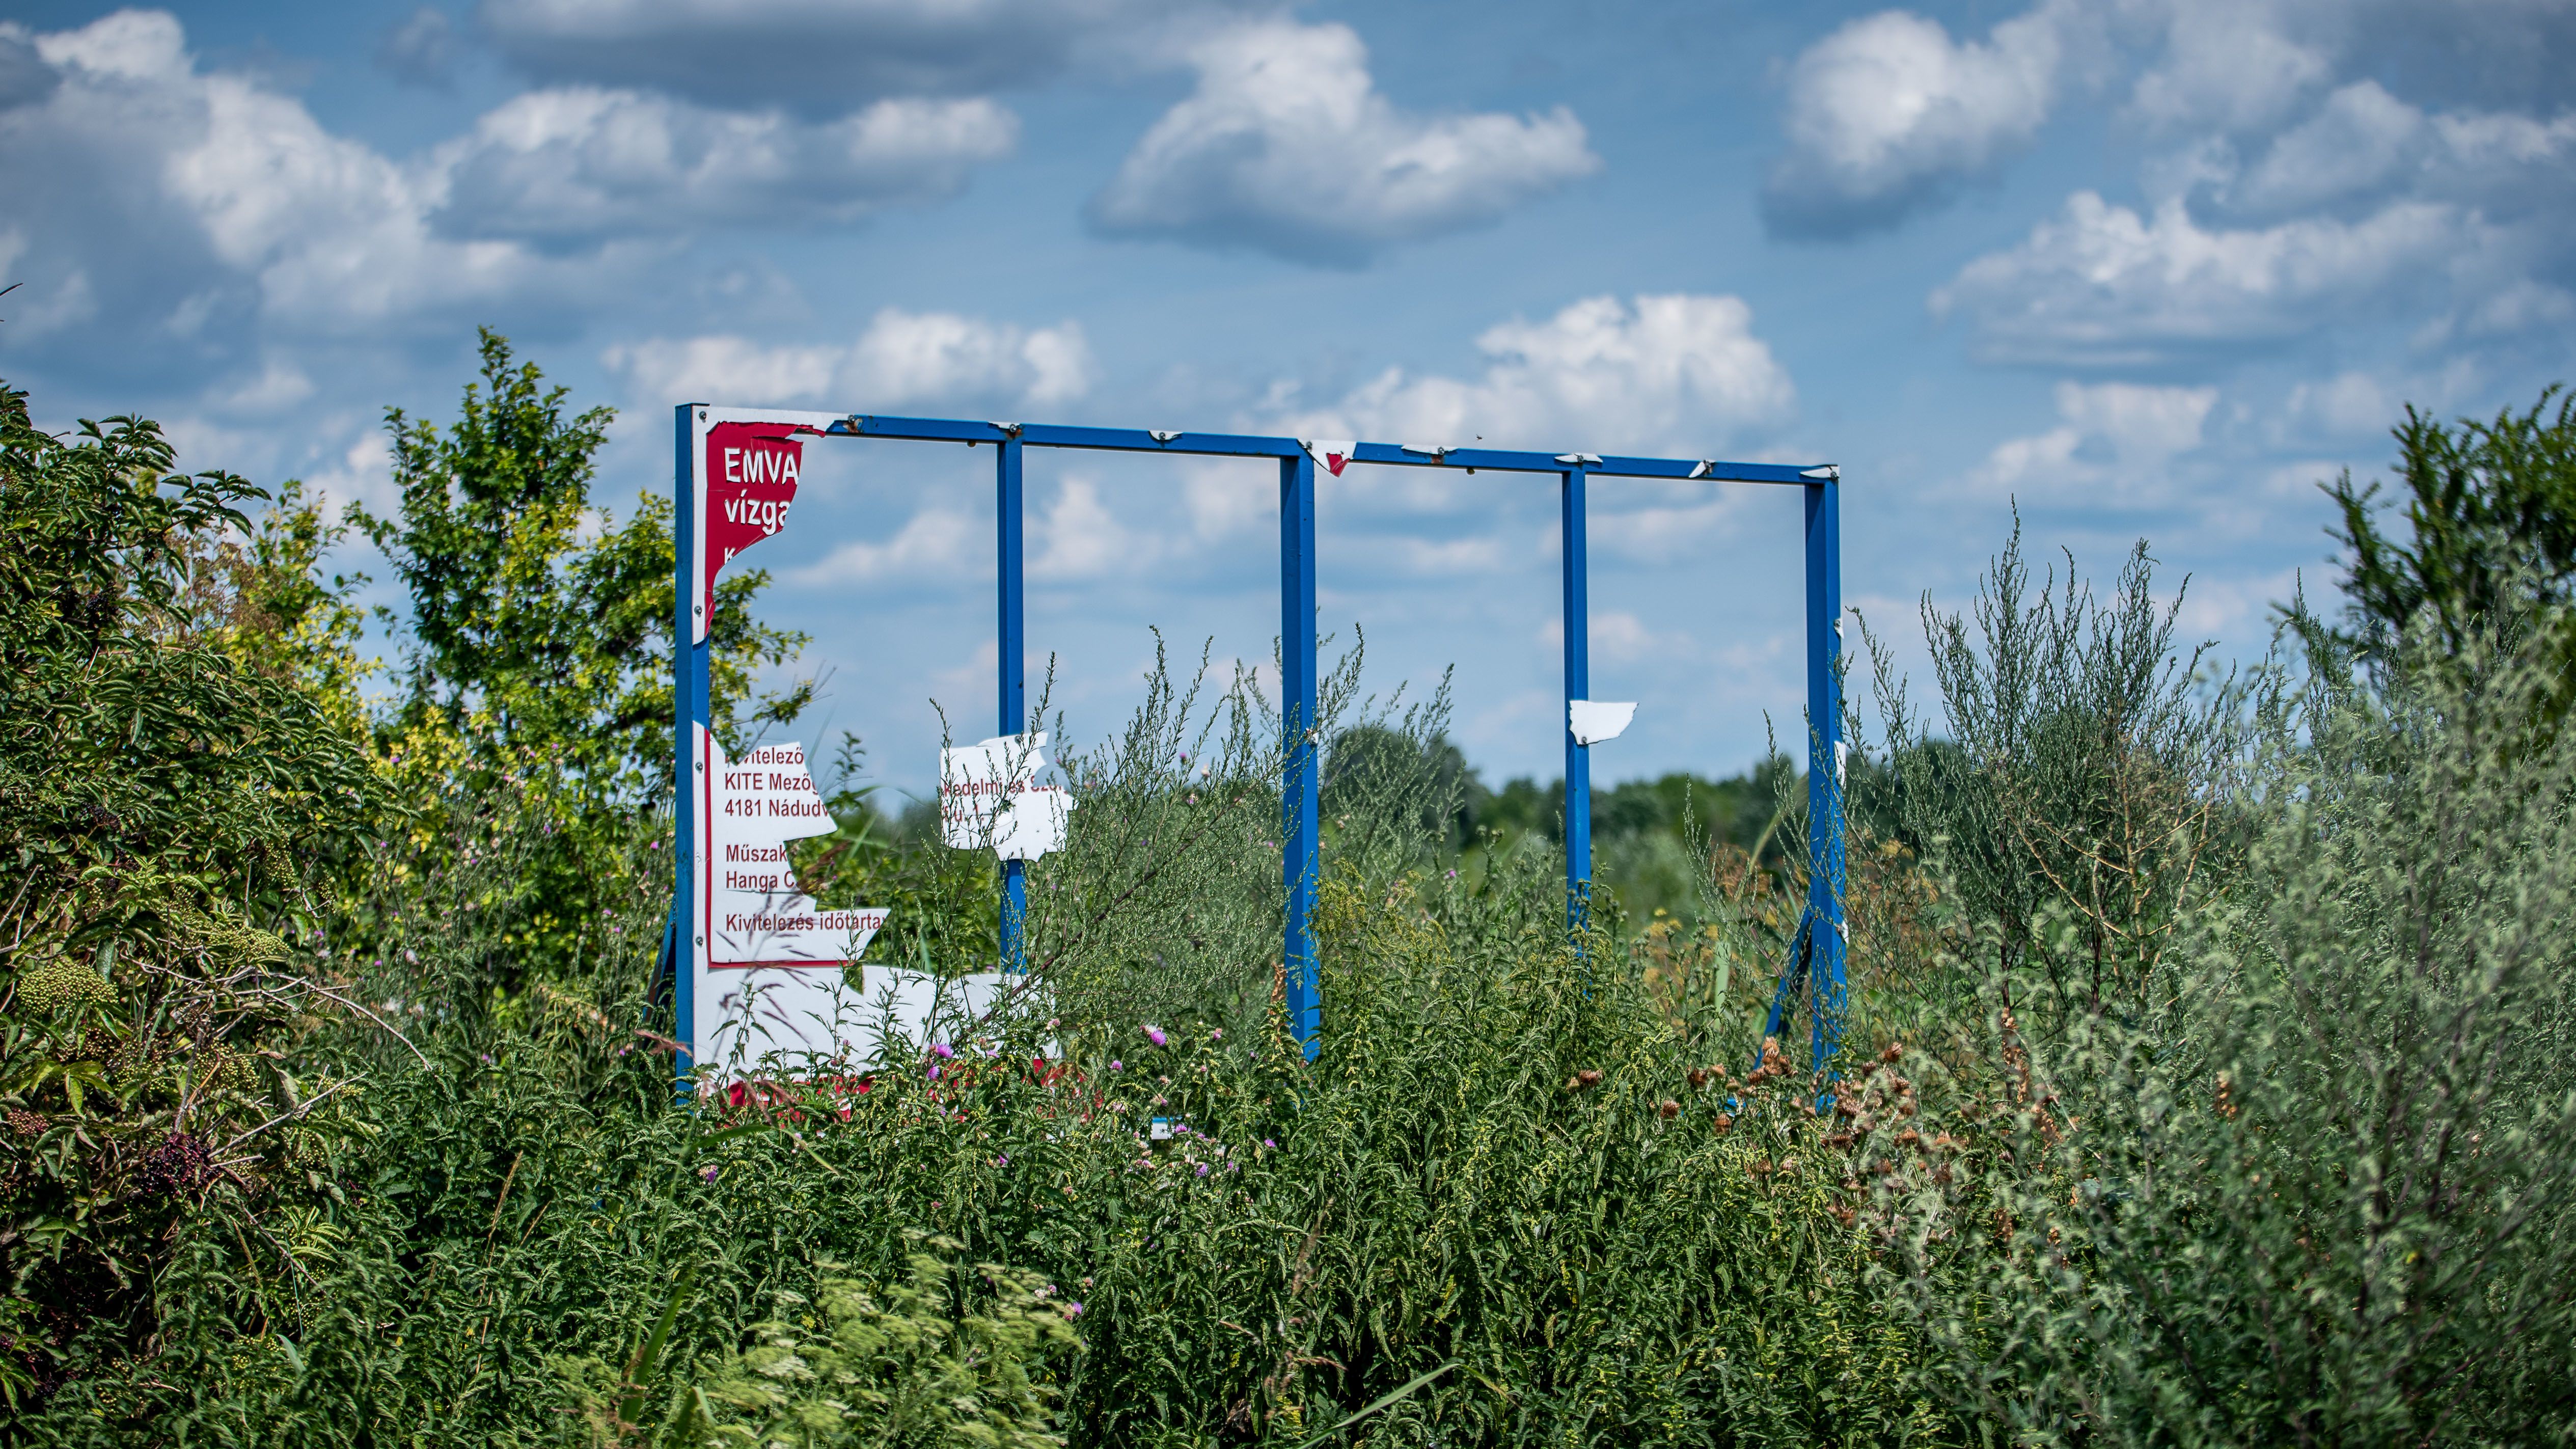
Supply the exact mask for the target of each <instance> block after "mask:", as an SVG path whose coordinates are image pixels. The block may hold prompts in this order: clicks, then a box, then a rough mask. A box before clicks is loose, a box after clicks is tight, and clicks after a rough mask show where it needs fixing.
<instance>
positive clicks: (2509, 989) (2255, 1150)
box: [1880, 646, 2576, 1445]
mask: <svg viewBox="0 0 2576 1449" xmlns="http://www.w3.org/2000/svg"><path fill="white" fill-rule="evenodd" d="M2484 647H2485V646H2481V648H2482V649H2483V648H2484ZM2546 661H2547V656H2546V655H2545V654H2544V653H2540V652H2537V651H2535V652H2534V653H2533V654H2531V655H2530V656H2528V657H2525V658H2519V659H2517V658H2511V657H2504V658H2499V657H2497V656H2495V655H2493V654H2492V653H2488V655H2487V657H2486V658H2484V659H2482V660H2478V661H2472V663H2473V664H2474V666H2475V667H2471V668H2444V669H2440V670H2431V669H2417V670H2413V671H2408V672H2405V673H2403V674H2401V675H2400V676H2399V677H2398V678H2397V682H2396V684H2395V686H2394V687H2393V688H2392V689H2391V690H2390V691H2389V692H2388V693H2387V694H2386V695H2385V696H2383V697H2372V696H2368V695H2363V694H2357V693H2353V692H2351V691H2348V690H2347V691H2339V692H2338V693H2337V695H2336V696H2335V697H2329V698H2325V699H2322V700H2321V701H2320V702H2319V704H2320V707H2319V708H2318V710H2317V712H2315V713H2314V714H2312V715H2310V716H2309V717H2307V718H2306V720H2305V721H2304V724H2305V729H2304V730H2303V731H2300V732H2298V733H2296V734H2291V733H2282V734H2278V735H2276V736H2275V737H2274V739H2273V740H2272V742H2271V745H2270V747H2269V749H2268V751H2267V755H2266V758H2265V759H2264V761H2263V766H2264V773H2265V774H2266V775H2267V776H2268V777H2269V779H2270V780H2271V788H2270V789H2268V790H2267V791H2266V792H2264V794H2263V796H2262V798H2261V799H2260V801H2259V802H2253V803H2252V804H2251V805H2249V810H2250V811H2251V815H2252V818H2251V822H2250V823H2251V825H2252V838H2251V842H2250V847H2249V849H2248V851H2247V854H2246V860H2245V865H2244V877H2243V879H2242V881H2241V882H2240V883H2239V884H2238V885H2237V887H2236V888H2235V889H2234V890H2232V891H2231V892H2229V893H2228V896H2227V898H2226V899H2225V900H2223V901H2214V902H2206V903H2203V904H2200V905H2198V906H2196V907H2193V908H2191V909H2190V910H2188V912H2187V914H2186V919H2185V921H2184V923H2183V925H2182V927H2181V928H2180V930H2179V931H2178V932H2177V935H2176V942H2175V945H2174V947H2173V950H2172V951H2171V953H2170V955H2169V957H2168V958H2167V960H2166V961H2165V962H2164V963H2163V965H2162V967H2161V968H2160V970H2159V971H2158V973H2157V975H2156V976H2155V977H2154V979H2153V981H2152V982H2151V983H2150V989H2149V990H2148V991H2147V992H2145V993H2144V994H2143V995H2142V997H2141V999H2140V1000H2139V1002H2138V1004H2137V1005H2136V1006H2135V1007H2133V1008H2128V1009H2123V1010H2119V1011H2104V1012H2099V1013H2097V1012H2094V1011H2091V1010H2089V1009H2085V1008H2084V1006H2083V1004H2082V1003H2076V1002H2068V1001H2058V1002H2055V1003H2054V1004H2055V1005H2056V1006H2058V1007H2059V1008H2061V1010H2060V1012H2059V1016H2060V1018H2061V1019H2062V1020H2063V1021H2065V1022H2066V1023H2067V1026H2066V1028H2065V1030H2064V1032H2063V1034H2062V1036H2061V1037H2060V1039H2059V1040H2058V1041H2056V1042H2055V1043H2053V1044H2046V1045H2043V1044H2041V1043H2040V1042H2038V1041H2036V1040H2033V1039H2030V1038H2026V1037H2024V1036H2023V1035H2021V1034H2020V1033H2019V1032H2018V1031H2017V1030H2015V1029H2014V1027H2015V1020H2014V1015H2013V1013H2012V1011H2011V1010H2010V1009H2009V1008H2004V1009H2002V1010H2001V1011H2000V1012H1999V1015H1998V1018H1997V1019H1998V1020H2000V1021H2001V1022H2002V1023H2003V1029H2002V1031H2001V1032H2000V1034H1999V1035H1998V1036H1997V1037H1996V1038H1995V1041H1994V1046H1995V1055H1994V1056H1993V1057H1992V1058H1990V1059H1989V1060H1987V1061H1985V1062H1982V1063H1976V1064H1966V1065H1965V1067H1964V1069H1962V1070H1959V1071H1956V1072H1954V1073H1953V1074H1950V1075H1949V1076H1947V1078H1946V1080H1945V1087H1946V1090H1947V1092H1948V1107H1947V1108H1946V1109H1945V1114H1936V1117H1937V1122H1936V1121H1926V1122H1923V1123H1921V1124H1918V1125H1917V1126H1916V1128H1915V1130H1916V1131H1917V1132H1918V1133H1919V1134H1921V1135H1923V1136H1929V1135H1931V1134H1932V1133H1934V1131H1935V1129H1936V1125H1937V1126H1938V1127H1939V1128H1940V1129H1941V1130H1945V1131H1948V1130H1955V1132H1956V1134H1957V1137H1958V1139H1959V1140H1960V1142H1961V1143H1962V1148H1961V1150H1960V1151H1958V1152H1956V1153H1954V1154H1943V1156H1944V1157H1945V1158H1946V1162H1947V1166H1946V1167H1929V1168H1927V1167H1924V1166H1913V1167H1908V1168H1904V1169H1901V1170H1900V1171H1898V1172H1897V1173H1896V1174H1894V1175H1891V1176H1890V1177H1888V1178H1886V1179H1885V1180H1884V1182H1883V1187H1882V1193H1881V1198H1882V1202H1883V1204H1884V1205H1885V1206H1886V1207H1887V1209H1888V1210H1889V1211H1890V1213H1891V1216H1890V1218H1889V1219H1888V1220H1887V1222H1886V1227H1887V1231H1888V1233H1889V1235H1890V1238H1891V1241H1892V1243H1894V1244H1895V1245H1898V1246H1901V1248H1902V1249H1903V1250H1904V1251H1903V1256H1904V1259H1905V1261H1907V1262H1908V1263H1909V1264H1910V1269H1909V1271H1910V1277H1911V1291H1912V1293H1913V1295H1914V1298H1915V1302H1916V1304H1917V1306H1918V1311H1919V1312H1920V1313H1921V1314H1922V1315H1923V1316H1924V1319H1925V1321H1926V1322H1927V1323H1929V1324H1930V1325H1931V1326H1932V1328H1933V1329H1934V1331H1935V1335H1936V1337H1937V1338H1938V1340H1939V1341H1940V1343H1941V1345H1942V1347H1943V1349H1944V1350H1945V1354H1944V1357H1945V1359H1946V1363H1945V1365H1944V1378H1945V1386H1946V1388H1947V1389H1948V1390H1949V1392H1950V1393H1952V1394H1953V1395H1954V1396H1955V1402H1957V1403H1958V1404H1959V1405H1960V1407H1962V1408H1963V1409H1965V1410H1966V1411H1968V1412H1969V1413H1970V1414H1971V1415H1972V1416H1973V1417H1975V1418H1977V1419H1980V1420H1983V1421H1985V1422H1987V1423H1989V1424H1991V1425H1993V1426H1994V1427H1995V1429H1996V1430H1997V1432H1998V1433H2008V1434H2010V1435H2011V1436H2013V1437H2014V1438H2015V1440H2016V1442H2030V1443H2064V1442H2077V1441H2082V1442H2087V1443H2103V1442H2109V1443H2121V1444H2141V1445H2143V1444H2243V1443H2319V1444H2347V1445H2350V1444H2388V1445H2398V1444H2423V1443H2508V1442H2510V1443H2552V1442H2565V1441H2566V1440H2568V1439H2569V1438H2571V1437H2576V1400H2572V1399H2571V1365H2576V1196H2571V1195H2570V1194H2569V1192H2568V1191H2567V1187H2566V1185H2567V1183H2568V1182H2569V1181H2570V1180H2571V1174H2576V1067H2572V1066H2571V1055H2570V1053H2571V1048H2576V1016H2572V1015H2571V1011H2570V1006H2569V992H2568V984H2567V983H2568V979H2569V972H2570V969H2571V967H2576V959H2571V958H2576V818H2571V815H2570V808H2569V807H2570V802H2571V799H2576V742H2571V741H2570V740H2569V739H2568V738H2567V737H2566V736H2565V735H2563V734H2559V733H2557V732H2554V731H2550V730H2547V729H2545V728H2541V727H2538V726H2537V724H2536V722H2537V721H2539V720H2541V719H2543V718H2544V717H2545V716H2544V714H2543V712H2542V710H2541V708H2540V706H2541V705H2542V703H2543V702H2544V701H2546V700H2547V699H2548V698H2550V697H2551V691H2552V690H2553V688H2554V687H2555V681H2554V679H2553V678H2552V672H2551V671H2550V670H2549V668H2548V667H2547V662H2546ZM2448 662H2449V663H2451V664H2457V663H2459V662H2461V661H2458V660H2456V659H2455V660H2451V661H2448ZM1995 985H1996V986H1997V987H1998V988H2001V987H2003V986H2006V985H2010V986H2011V987H2013V988H2014V989H2016V990H2018V991H2020V992H2022V993H2024V994H2025V995H2024V999H2025V1003H2026V1004H2027V1002H2028V1000H2029V997H2030V994H2031V993H2038V994H2039V997H2040V999H2042V1000H2046V999H2047V993H2049V992H2051V991H2052V990H2054V989H2055V987H2054V986H2053V984H2052V983H2050V982H2049V981H2048V980H2047V978H2046V976H2045V974H2044V973H2038V972H2025V973H2021V974H2020V975H2019V976H2018V977H2017V978H2011V979H2007V978H2005V977H2003V976H2001V975H1998V977H1997V978H1996V982H1995ZM1995 999H1996V1000H1997V1001H2000V999H2001V997H2000V991H1998V994H1997V995H1996V998H1995ZM1959 1065H1962V1064H1954V1066H1959ZM1897 1125H1898V1124H1896V1123H1893V1122H1891V1123H1889V1124H1887V1126H1886V1128H1885V1129H1883V1130H1882V1134H1881V1138H1880V1141H1881V1142H1885V1141H1886V1140H1887V1134H1888V1133H1889V1132H1892V1131H1893V1130H1895V1129H1896V1127H1897ZM1936 1174H1938V1175H1939V1176H1941V1177H1946V1178H1947V1181H1939V1180H1936Z"/></svg>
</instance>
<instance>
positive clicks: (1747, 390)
mask: <svg viewBox="0 0 2576 1449" xmlns="http://www.w3.org/2000/svg"><path fill="white" fill-rule="evenodd" d="M1476 347H1477V350H1478V351H1480V352H1482V353H1483V354H1484V355H1485V368H1484V370H1483V371H1482V372H1481V373H1479V374H1477V375H1476V376H1474V377H1469V378H1456V377H1444V376H1439V375H1436V374H1434V375H1416V374H1413V373H1409V372H1407V371H1405V370H1404V369H1402V368H1389V369H1388V370H1386V371H1385V372H1383V373H1381V374H1379V375H1378V376H1377V377H1375V378H1373V379H1371V380H1370V381H1369V382H1367V383H1365V384H1362V385H1361V386H1360V387H1358V388H1356V389H1353V390H1352V391H1351V392H1350V393H1349V394H1347V395H1346V396H1344V397H1343V398H1342V399H1341V400H1340V401H1339V402H1337V403H1335V404H1333V405H1332V406H1330V407H1327V408H1323V409H1318V410H1315V411H1313V412H1310V413H1307V414H1305V415H1303V416H1302V417H1301V418H1300V419H1299V420H1298V421H1297V422H1296V423H1295V426H1296V427H1297V429H1298V430H1299V432H1300V433H1301V435H1302V434H1308V433H1312V434H1323V435H1327V436H1357V437H1363V438H1372V439H1376V440H1380V441H1391V442H1426V443H1447V444H1450V445H1453V446H1456V445H1468V444H1472V443H1473V442H1474V440H1476V439H1478V438H1482V439H1483V440H1484V442H1485V445H1486V446H1489V447H1535V448H1549V449H1555V448H1579V449H1583V450H1585V451H1588V452H1598V453H1658V452H1670V453H1677V454H1680V455H1682V456H1689V457H1714V456H1717V453H1718V450H1720V449H1721V448H1723V447H1725V446H1726V445H1728V444H1729V443H1731V442H1734V441H1736V440H1740V439H1742V438H1743V437H1745V436H1746V435H1747V434H1749V433H1753V432H1758V431H1761V430H1765V429H1769V428H1772V427H1776V426H1777V425H1779V424H1781V423H1783V422H1785V421H1787V419H1788V417H1789V415H1790V413H1791V412H1792V411H1793V410H1794V408H1795V407H1796V404H1797V390H1796V389H1795V388H1794V387H1793V386H1792V385H1791V384H1790V381H1789V374H1788V371H1787V369H1785V368H1783V367H1782V366H1781V365H1780V362H1779V360H1778V359H1777V358H1775V357H1774V356H1772V353H1771V348H1770V345H1769V344H1767V343H1765V342H1764V341H1763V340H1762V339H1761V338H1760V337H1758V336H1756V335H1754V332H1753V309H1752V308H1750V307H1747V306H1746V305H1745V304H1744V302H1743V299H1741V298H1738V297H1730V296H1708V295H1702V294H1694V293H1668V294H1664V295H1660V296H1640V297H1635V298H1632V299H1629V300H1626V301H1623V300H1621V299H1619V298H1617V297H1590V298H1586V299H1584V300H1582V301H1579V302H1576V303H1573V304H1572V305H1570V306H1568V307H1566V308H1564V309H1563V310H1561V311H1559V312H1558V313H1557V314H1556V315H1555V316H1553V317H1550V318H1548V319H1546V320H1545V321H1542V322H1530V321H1525V320H1519V319H1515V320H1513V321H1510V322H1505V323H1502V324H1500V325H1498V326H1494V327H1491V328H1488V329H1486V331H1485V333H1484V335H1482V336H1480V337H1478V338H1477V339H1476Z"/></svg>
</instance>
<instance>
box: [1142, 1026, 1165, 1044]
mask: <svg viewBox="0 0 2576 1449" xmlns="http://www.w3.org/2000/svg"><path fill="white" fill-rule="evenodd" d="M1145 1038H1146V1040H1148V1041H1151V1042H1152V1043H1153V1044H1154V1045H1156V1046H1161V1045H1162V1044H1163V1043H1164V1042H1165V1041H1166V1040H1167V1039H1168V1038H1166V1037H1165V1036H1164V1035H1163V1029H1162V1028H1161V1027H1159V1026H1149V1027H1147V1028H1145Z"/></svg>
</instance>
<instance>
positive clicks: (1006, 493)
mask: <svg viewBox="0 0 2576 1449" xmlns="http://www.w3.org/2000/svg"><path fill="white" fill-rule="evenodd" d="M999 453H1000V456H999V457H998V458H996V459H995V460H994V481H993V517H994V528H993V534H994V539H995V546H996V551H997V555H998V556H997V557H996V559H995V561H994V562H995V569H994V574H995V577H996V579H997V580H998V586H997V589H996V593H997V597H998V605H999V609H1000V615H1001V617H1000V621H999V625H998V627H997V629H996V631H995V632H996V636H997V638H998V639H999V641H1000V660H1001V665H1000V669H1001V675H1000V681H999V682H1000V684H1001V710H1000V723H1001V733H1003V734H1006V735H1017V734H1023V733H1025V732H1027V730H1028V727H1029V720H1028V712H1029V705H1028V696H1029V690H1028V669H1027V659H1028V622H1027V616H1026V610H1025V608H1024V607H1023V601H1024V597H1025V595H1024V591H1023V587H1022V583H1023V579H1022V574H1021V571H1020V440H1019V439H1017V438H1004V439H1003V440H1002V443H1001V447H1000V449H999ZM1028 913H1029V881H1028V862H1027V861H1023V860H1006V861H1003V862H1002V929H1001V942H1002V969H1003V970H1005V971H1025V970H1027V969H1028V961H1027V956H1026V953H1025V950H1024V948H1023V945H1022V942H1021V938H1020V937H1021V927H1022V925H1023V924H1025V923H1026V922H1027V920H1028Z"/></svg>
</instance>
